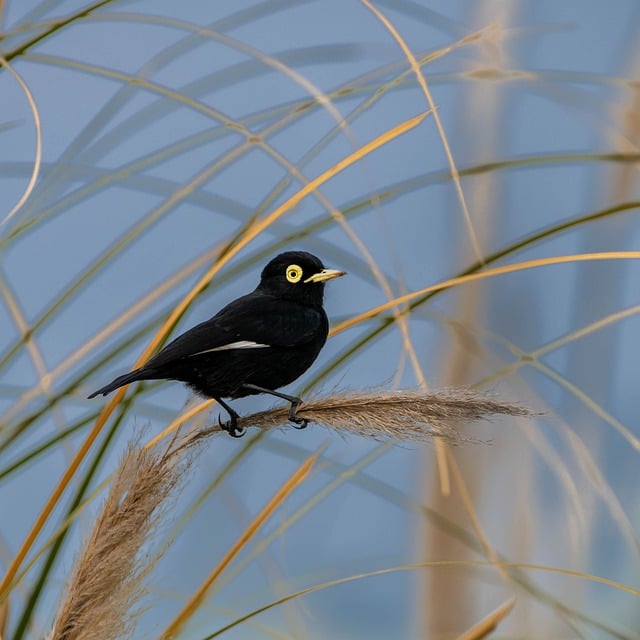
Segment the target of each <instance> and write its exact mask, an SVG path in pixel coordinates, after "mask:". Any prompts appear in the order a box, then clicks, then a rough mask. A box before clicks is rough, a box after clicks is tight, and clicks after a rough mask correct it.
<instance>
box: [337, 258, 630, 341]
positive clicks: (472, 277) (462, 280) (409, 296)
mask: <svg viewBox="0 0 640 640" xmlns="http://www.w3.org/2000/svg"><path fill="white" fill-rule="evenodd" d="M596 260H640V251H602V252H600V253H573V254H569V255H564V256H552V257H550V258H536V259H535V260H525V261H524V262H517V263H515V264H507V265H504V266H502V267H495V268H493V269H485V270H483V271H479V272H478V273H470V274H467V275H465V276H458V277H456V278H451V279H449V280H444V281H443V282H438V283H437V284H432V285H429V286H428V287H425V288H424V289H419V290H418V291H412V292H411V293H406V294H404V295H402V296H398V297H397V298H395V299H393V300H388V301H387V302H384V303H383V304H381V305H378V306H377V307H373V308H372V309H369V310H368V311H364V312H363V313H359V314H357V315H355V316H353V317H352V318H349V319H348V320H345V321H344V322H341V323H340V324H338V325H335V326H334V327H333V328H332V329H331V331H330V332H329V334H330V335H335V334H336V333H340V332H341V331H345V330H346V329H350V328H351V327H353V326H355V325H357V324H359V323H361V322H364V321H365V320H368V319H369V318H373V317H374V316H377V315H378V314H380V313H382V312H383V311H388V310H389V309H391V308H392V307H395V306H397V305H398V304H402V303H403V302H411V301H412V300H415V299H416V298H420V297H422V296H424V295H426V294H427V293H432V292H434V291H440V290H442V289H449V288H451V287H455V286H458V285H461V284H467V283H468V282H475V281H476V280H484V279H485V278H492V277H494V276H500V275H503V274H505V273H515V272H517V271H524V270H526V269H536V268H537V267H548V266H551V265H555V264H567V263H572V262H591V261H596Z"/></svg>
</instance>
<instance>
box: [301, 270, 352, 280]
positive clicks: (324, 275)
mask: <svg viewBox="0 0 640 640" xmlns="http://www.w3.org/2000/svg"><path fill="white" fill-rule="evenodd" d="M346 274H347V272H346V271H338V270H337V269H323V270H322V271H319V272H318V273H314V274H313V275H312V276H311V277H310V278H307V279H306V280H305V281H304V282H305V283H306V282H326V281H327V280H332V279H333V278H339V277H340V276H344V275H346Z"/></svg>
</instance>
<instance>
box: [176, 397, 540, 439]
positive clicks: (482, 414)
mask: <svg viewBox="0 0 640 640" xmlns="http://www.w3.org/2000/svg"><path fill="white" fill-rule="evenodd" d="M494 415H507V416H534V415H537V414H536V413H534V412H533V411H531V410H529V409H527V408H526V407H523V406H521V405H518V404H514V403H511V402H504V401H501V400H497V399H494V398H491V397H489V396H487V395H482V394H479V393H474V392H472V391H469V390H467V389H453V390H447V391H435V392H430V393H428V392H425V391H421V390H413V389H411V390H402V391H372V392H369V393H355V392H353V393H344V394H335V395H330V396H325V397H322V398H315V399H314V400H313V401H311V402H309V403H306V402H305V403H304V404H302V405H300V408H299V409H298V411H297V413H296V416H298V417H300V418H306V419H307V420H308V421H309V422H315V423H319V424H323V425H324V426H326V427H328V428H329V429H333V430H334V431H338V432H340V433H344V434H352V435H358V436H362V437H365V438H372V439H374V440H384V439H388V438H392V439H395V440H404V441H409V442H427V441H430V440H432V439H433V438H442V439H444V440H446V441H447V442H449V443H451V444H461V443H464V442H474V441H477V439H475V438H473V437H472V436H469V435H467V434H464V433H462V432H461V431H460V429H459V425H460V423H466V422H475V421H477V420H487V419H489V418H490V417H491V416H494ZM287 416H288V407H282V408H277V409H269V410H268V411H260V412H258V413H253V414H251V415H248V416H243V417H241V418H240V419H239V420H238V427H241V428H248V427H256V428H259V429H275V428H280V427H287V426H291V423H290V422H289V420H288V417H287ZM220 430H221V429H220V427H219V426H218V425H216V426H214V427H211V428H209V429H204V430H202V431H199V432H197V433H195V434H193V435H192V436H191V440H188V441H187V443H190V442H192V441H195V440H197V439H200V438H204V437H207V436H208V435H211V434H213V433H215V432H218V431H220Z"/></svg>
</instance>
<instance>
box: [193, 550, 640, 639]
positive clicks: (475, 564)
mask: <svg viewBox="0 0 640 640" xmlns="http://www.w3.org/2000/svg"><path fill="white" fill-rule="evenodd" d="M497 564H499V565H501V566H502V567H503V568H505V569H508V568H515V569H524V570H529V571H541V572H545V573H552V574H560V575H564V576H567V577H571V578H577V579H580V580H587V581H589V582H594V583H596V584H603V585H606V586H608V587H611V588H613V589H618V590H620V591H624V592H626V593H630V594H631V595H634V596H638V597H640V590H638V589H634V588H633V587H631V586H629V585H625V584H622V583H621V582H616V581H614V580H609V579H608V578H603V577H600V576H596V575H593V574H589V573H583V572H581V571H573V570H571V569H559V568H558V567H549V566H546V565H540V564H531V563H526V562H498V563H495V562H482V561H472V560H433V561H430V562H416V563H412V564H405V565H398V566H395V567H388V568H386V569H378V570H375V571H368V572H366V573H359V574H355V575H352V576H347V577H345V578H338V579H336V580H330V581H327V582H324V583H322V584H318V585H314V586H312V587H307V588H306V589H300V590H299V591H296V592H294V593H292V594H290V595H288V596H284V597H283V598H279V599H278V600H275V601H273V602H270V603H269V604H267V605H265V606H263V607H260V608H259V609H255V610H254V611H251V612H250V613H248V614H245V615H244V616H241V617H240V618H238V619H236V620H234V621H233V622H231V623H229V624H228V625H225V626H224V627H222V628H220V629H218V630H217V631H215V632H214V633H212V634H210V635H208V636H206V637H204V638H202V640H213V638H217V637H219V636H221V635H222V634H224V633H225V632H227V631H229V630H231V629H233V628H234V627H236V626H238V625H240V624H242V623H243V622H246V621H247V620H249V619H250V618H253V617H255V616H257V615H259V614H261V613H264V612H265V611H269V610H270V609H273V608H274V607H278V606H280V605H281V604H284V603H285V602H289V601H290V600H294V599H296V598H301V597H303V596H306V595H309V594H311V593H315V592H317V591H322V590H324V589H328V588H330V587H334V586H338V585H342V584H347V583H349V582H354V581H358V580H363V579H365V578H373V577H377V576H383V575H387V574H390V573H397V572H399V571H413V570H415V569H445V568H447V569H453V568H485V567H495V566H496V565H497ZM600 628H601V629H603V630H606V631H609V632H611V634H612V635H613V636H614V637H616V638H620V639H621V640H631V636H628V635H626V634H625V633H624V632H621V631H616V630H614V629H612V628H610V627H607V626H605V625H601V626H600Z"/></svg>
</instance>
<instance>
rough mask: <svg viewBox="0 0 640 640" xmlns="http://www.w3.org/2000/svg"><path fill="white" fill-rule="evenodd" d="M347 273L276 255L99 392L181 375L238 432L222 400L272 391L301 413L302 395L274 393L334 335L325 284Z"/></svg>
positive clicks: (302, 423) (303, 257) (309, 258)
mask: <svg viewBox="0 0 640 640" xmlns="http://www.w3.org/2000/svg"><path fill="white" fill-rule="evenodd" d="M343 275H345V272H344V271H337V270H335V269H325V268H324V265H323V264H322V262H321V261H320V260H319V259H318V258H316V257H315V256H314V255H312V254H310V253H307V252H306V251H287V252H286V253H281V254H280V255H278V256H276V257H275V258H274V259H273V260H271V262H269V264H268V265H267V266H266V267H265V268H264V270H263V271H262V276H261V278H260V284H259V285H258V287H257V288H256V289H255V290H254V291H253V292H251V293H249V294H247V295H245V296H242V297H241V298H238V299H237V300H234V301H233V302H231V303H230V304H228V305H227V306H226V307H224V308H223V309H222V310H221V311H219V312H218V313H217V314H216V315H215V316H213V318H211V319H210V320H207V321H206V322H203V323H201V324H199V325H197V326H195V327H193V329H190V330H189V331H187V332H186V333H183V334H182V335H181V336H179V337H177V338H176V339H175V340H174V341H173V342H170V343H169V344H168V345H167V346H166V347H165V348H164V349H162V350H161V351H160V352H158V353H157V354H156V355H155V356H153V357H152V358H151V359H150V360H149V361H148V362H147V363H146V364H145V365H143V366H142V367H140V368H139V369H136V370H135V371H131V372H130V373H126V374H124V375H122V376H120V377H118V378H116V379H115V380H113V381H112V382H110V383H109V384H108V385H106V386H104V387H102V388H101V389H98V390H97V391H95V392H94V393H92V394H91V395H90V396H89V398H94V397H95V396H97V395H100V394H102V395H103V396H106V395H107V394H108V393H111V392H112V391H114V390H115V389H117V388H118V387H122V386H124V385H126V384H130V383H131V382H135V381H136V380H159V379H168V380H180V381H181V382H186V383H187V384H188V385H189V386H190V387H191V388H192V389H193V390H194V391H196V392H197V393H200V394H202V395H203V396H206V397H209V398H214V399H215V400H216V401H217V402H218V403H219V404H220V405H221V406H222V407H224V408H225V409H226V411H227V413H228V414H229V418H230V420H229V421H228V422H225V423H223V422H222V421H221V420H220V418H219V417H218V422H219V423H220V426H221V427H222V428H223V429H224V430H225V431H227V432H228V433H229V434H230V435H232V436H234V437H236V438H239V437H241V436H243V435H244V429H239V428H238V427H237V422H238V417H239V416H238V414H237V413H236V412H235V411H234V410H233V409H232V408H231V407H230V406H229V405H228V404H226V403H225V402H223V401H222V398H241V397H243V396H249V395H253V394H257V393H269V394H271V395H274V396H277V397H279V398H283V399H284V400H287V401H288V402H290V403H291V407H290V409H289V420H291V421H292V422H294V423H296V424H297V425H299V426H298V427H297V428H299V429H303V428H304V427H306V426H307V422H306V420H304V419H300V418H296V416H295V414H296V409H297V408H298V405H299V404H300V402H301V400H300V398H296V397H295V396H290V395H287V394H285V393H280V392H278V391H275V389H278V388H279V387H282V386H284V385H286V384H289V383H290V382H293V381H294V380H295V379H296V378H298V377H300V376H301V375H302V374H303V373H304V372H305V371H306V370H307V369H308V368H309V367H310V366H311V364H312V363H313V361H314V360H315V359H316V357H317V356H318V353H320V349H322V347H323V345H324V343H325V342H326V340H327V333H328V331H329V321H328V320H327V314H326V313H325V311H324V309H323V307H322V301H323V295H324V283H325V282H326V281H327V280H331V279H332V278H337V277H339V276H343Z"/></svg>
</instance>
